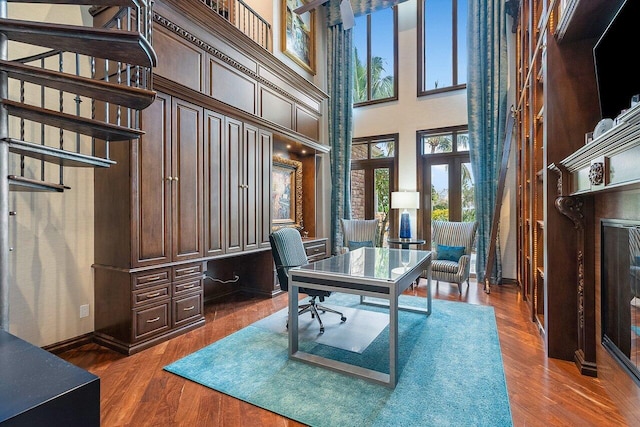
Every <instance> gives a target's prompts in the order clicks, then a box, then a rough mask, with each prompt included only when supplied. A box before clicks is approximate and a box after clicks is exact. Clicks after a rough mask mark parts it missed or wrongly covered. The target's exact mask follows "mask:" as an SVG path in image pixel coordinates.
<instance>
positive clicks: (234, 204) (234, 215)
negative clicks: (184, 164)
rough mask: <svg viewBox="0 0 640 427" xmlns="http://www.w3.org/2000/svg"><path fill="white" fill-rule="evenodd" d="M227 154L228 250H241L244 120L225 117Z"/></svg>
mask: <svg viewBox="0 0 640 427" xmlns="http://www.w3.org/2000/svg"><path fill="white" fill-rule="evenodd" d="M225 133H226V135H225V154H226V162H225V164H226V166H227V170H228V172H227V178H228V180H227V186H226V189H227V197H226V201H227V209H226V217H227V218H226V219H227V221H226V229H225V231H226V252H227V253H232V252H240V251H242V250H243V247H242V236H243V230H242V227H241V224H242V217H243V214H242V210H241V209H242V202H241V198H240V195H241V194H242V192H243V191H244V190H243V189H242V188H241V185H243V182H242V177H241V173H242V167H241V165H242V163H243V158H242V149H241V148H242V147H241V144H242V141H243V135H242V122H240V121H238V120H234V119H232V118H229V117H227V118H225Z"/></svg>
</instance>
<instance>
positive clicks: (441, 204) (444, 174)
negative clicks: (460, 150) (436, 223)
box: [431, 165, 449, 221]
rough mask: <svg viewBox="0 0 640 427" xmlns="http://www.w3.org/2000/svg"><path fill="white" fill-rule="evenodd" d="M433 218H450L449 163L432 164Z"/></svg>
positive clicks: (445, 219) (446, 219)
mask: <svg viewBox="0 0 640 427" xmlns="http://www.w3.org/2000/svg"><path fill="white" fill-rule="evenodd" d="M431 219H432V220H443V221H448V220H449V165H433V166H431Z"/></svg>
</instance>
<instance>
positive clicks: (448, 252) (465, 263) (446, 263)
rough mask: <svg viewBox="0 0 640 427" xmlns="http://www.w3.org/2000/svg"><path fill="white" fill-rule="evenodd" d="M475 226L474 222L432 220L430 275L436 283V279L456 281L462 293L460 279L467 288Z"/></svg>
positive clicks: (437, 281)
mask: <svg viewBox="0 0 640 427" xmlns="http://www.w3.org/2000/svg"><path fill="white" fill-rule="evenodd" d="M477 228H478V223H477V222H451V221H433V223H432V230H433V235H432V237H433V239H432V240H433V243H432V245H431V248H432V251H433V258H432V259H433V261H432V262H431V278H432V279H434V280H436V284H438V283H439V282H440V280H442V281H443V282H449V283H456V284H457V285H458V291H460V293H462V282H464V281H466V282H467V288H468V286H469V273H470V270H471V250H472V249H473V245H474V243H475V238H476V231H477ZM425 274H426V272H425Z"/></svg>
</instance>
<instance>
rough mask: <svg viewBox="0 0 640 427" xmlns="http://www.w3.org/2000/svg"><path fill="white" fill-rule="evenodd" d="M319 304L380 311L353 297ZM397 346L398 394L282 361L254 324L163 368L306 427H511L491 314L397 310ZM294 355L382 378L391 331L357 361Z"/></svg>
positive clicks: (274, 341)
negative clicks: (371, 372) (342, 363)
mask: <svg viewBox="0 0 640 427" xmlns="http://www.w3.org/2000/svg"><path fill="white" fill-rule="evenodd" d="M326 302H327V303H329V304H332V305H339V306H346V307H354V308H359V309H365V310H373V311H379V312H385V309H383V308H377V307H371V306H361V305H360V304H359V299H358V297H357V296H353V295H345V294H333V295H332V296H331V297H330V298H329V299H327V301H326ZM400 302H401V304H405V305H412V306H420V307H423V306H424V303H425V301H424V299H423V298H418V297H411V296H405V295H403V296H401V297H400ZM347 323H348V320H347ZM399 343H400V348H399V361H398V362H399V363H398V369H399V372H400V375H399V379H398V385H397V386H396V388H395V389H389V388H387V387H384V386H381V385H377V384H373V383H370V382H367V381H365V380H361V379H358V378H354V377H351V376H347V375H343V374H340V373H337V372H332V371H328V370H326V369H323V368H320V367H315V366H311V365H308V364H305V363H303V362H299V361H293V360H289V359H288V356H287V335H286V334H283V333H276V332H273V331H272V330H269V329H265V328H263V327H259V326H255V324H254V325H250V326H248V327H246V328H244V329H242V330H240V331H238V332H236V333H234V334H232V335H229V336H228V337H226V338H224V339H222V340H220V341H217V342H215V343H213V344H211V345H209V346H207V347H205V348H203V349H201V350H198V351H197V352H195V353H192V354H190V355H188V356H186V357H184V358H182V359H180V360H178V361H176V362H174V363H172V364H170V365H168V366H166V367H165V368H164V369H165V370H167V371H169V372H172V373H174V374H177V375H180V376H182V377H185V378H188V379H190V380H192V381H195V382H197V383H200V384H202V385H205V386H207V387H210V388H212V389H215V390H218V391H220V392H222V393H226V394H228V395H230V396H233V397H236V398H238V399H241V400H244V401H246V402H249V403H251V404H253V405H256V406H259V407H261V408H264V409H267V410H269V411H272V412H276V413H278V414H281V415H283V416H285V417H287V418H291V419H294V420H296V421H299V422H301V423H304V424H307V425H310V426H317V427H323V426H327V427H335V426H341V427H344V426H492V427H496V426H511V425H513V424H512V421H511V408H510V406H509V397H508V394H507V387H506V382H505V376H504V370H503V367H502V356H501V353H500V343H499V340H498V332H497V329H496V321H495V314H494V311H493V308H491V307H484V306H475V305H470V304H464V303H457V302H451V301H442V300H434V301H433V314H432V315H431V316H430V317H426V316H424V315H421V314H416V313H411V312H405V311H401V312H400V314H399ZM300 349H301V350H303V351H306V352H309V353H315V354H319V355H322V356H325V357H331V358H334V359H337V360H342V361H346V362H349V363H355V364H358V365H360V366H363V367H367V368H370V369H376V370H379V371H384V372H388V366H389V363H388V327H387V328H386V329H385V330H384V331H383V332H382V333H381V334H380V335H379V336H378V337H377V338H376V339H375V340H374V341H373V342H372V343H371V344H370V345H369V346H368V347H367V348H366V350H365V351H364V352H363V353H362V354H359V353H355V352H350V351H347V350H342V349H339V348H335V347H332V346H327V345H323V344H318V343H315V342H313V341H305V342H301V343H300Z"/></svg>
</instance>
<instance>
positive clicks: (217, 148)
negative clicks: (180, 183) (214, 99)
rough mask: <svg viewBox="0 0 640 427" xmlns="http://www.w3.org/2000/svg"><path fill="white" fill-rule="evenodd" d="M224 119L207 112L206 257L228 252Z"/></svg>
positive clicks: (205, 172) (205, 150)
mask: <svg viewBox="0 0 640 427" xmlns="http://www.w3.org/2000/svg"><path fill="white" fill-rule="evenodd" d="M224 138H225V132H224V116H222V115H221V114H217V113H214V112H212V111H205V142H204V152H205V154H204V160H205V163H204V176H205V178H204V185H205V189H204V198H205V202H204V206H205V216H204V226H205V232H204V235H205V242H204V251H205V256H215V255H220V254H222V253H224V249H225V247H224V242H223V238H224V236H225V234H224V232H223V230H224V227H225V220H224V212H225V206H226V197H225V196H226V194H227V192H226V191H225V188H224V184H225V175H226V173H227V168H226V167H225V164H224V158H223V152H224V151H223V149H222V148H223V141H224Z"/></svg>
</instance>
